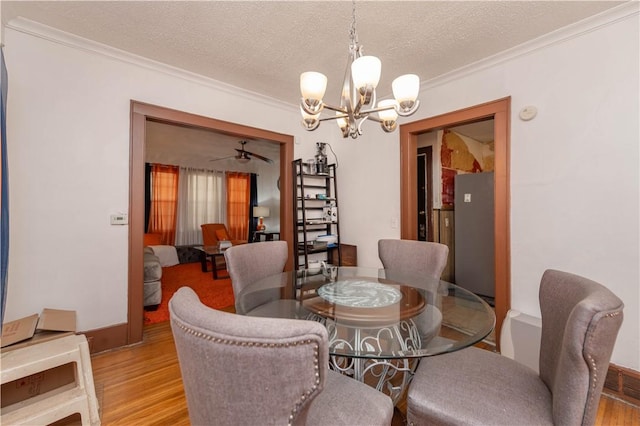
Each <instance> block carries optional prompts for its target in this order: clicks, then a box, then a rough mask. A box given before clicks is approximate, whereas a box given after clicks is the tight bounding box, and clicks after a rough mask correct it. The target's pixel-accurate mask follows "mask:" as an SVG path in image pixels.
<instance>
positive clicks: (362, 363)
mask: <svg viewBox="0 0 640 426" xmlns="http://www.w3.org/2000/svg"><path fill="white" fill-rule="evenodd" d="M236 311H237V313H238V314H241V315H250V316H259V317H271V318H290V319H303V320H312V321H318V322H320V323H322V324H323V325H324V326H325V327H326V329H327V332H328V335H329V355H330V356H329V358H330V368H332V369H333V370H336V371H339V372H341V373H342V374H346V375H349V376H352V377H353V378H354V379H356V380H360V381H362V382H365V383H367V384H369V385H371V386H373V387H375V388H376V389H378V390H380V391H382V392H384V393H386V394H387V395H389V396H390V397H391V398H392V400H393V401H394V403H397V402H398V400H399V399H400V398H401V397H402V396H403V395H404V393H405V391H406V389H407V387H408V385H409V383H410V381H411V379H412V377H413V373H414V371H415V369H416V368H417V366H418V363H419V362H420V359H422V358H424V357H429V356H435V355H439V354H444V353H448V352H453V351H457V350H460V349H463V348H466V347H468V346H471V345H474V344H476V343H478V342H479V341H481V340H482V339H484V338H485V337H486V336H487V335H489V334H490V333H491V331H492V330H493V328H494V326H495V314H494V312H493V310H492V309H491V307H490V306H489V305H488V304H487V303H486V302H485V301H484V300H483V299H481V298H480V297H478V296H476V295H475V294H473V293H471V292H469V291H467V290H465V289H463V288H461V287H458V286H456V285H454V284H451V283H448V282H446V281H442V280H438V279H434V278H429V277H422V276H416V275H413V274H411V273H407V272H404V271H394V270H389V269H377V268H363V267H329V268H323V269H322V270H321V271H310V270H298V271H289V272H283V273H281V274H276V275H272V276H269V277H266V278H264V279H262V280H259V281H257V282H255V283H252V284H250V285H249V286H247V287H245V288H244V289H243V290H242V291H241V292H239V294H238V295H237V296H236Z"/></svg>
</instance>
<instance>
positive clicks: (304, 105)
mask: <svg viewBox="0 0 640 426" xmlns="http://www.w3.org/2000/svg"><path fill="white" fill-rule="evenodd" d="M324 106H325V104H324V102H320V103H319V104H318V106H317V109H316V110H313V109H311V108H309V105H307V103H306V102H305V100H304V98H300V107H301V108H302V109H303V110H304V112H306V113H307V114H310V115H316V114H319V113H320V112H322V110H323V109H324Z"/></svg>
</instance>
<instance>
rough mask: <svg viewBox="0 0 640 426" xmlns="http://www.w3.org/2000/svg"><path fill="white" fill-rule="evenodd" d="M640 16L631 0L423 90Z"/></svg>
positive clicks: (639, 4) (635, 0) (462, 69)
mask: <svg viewBox="0 0 640 426" xmlns="http://www.w3.org/2000/svg"><path fill="white" fill-rule="evenodd" d="M639 14H640V2H639V1H638V0H630V1H629V2H627V3H625V4H621V5H620V6H617V7H614V8H611V9H609V10H607V11H604V12H602V13H599V14H597V15H593V16H591V17H589V18H586V19H583V20H582V21H578V22H576V23H574V24H570V25H567V26H566V27H562V28H560V29H558V30H555V31H552V32H550V33H547V34H544V35H542V36H540V37H538V38H535V39H533V40H530V41H527V42H525V43H522V44H519V45H517V46H515V47H512V48H510V49H507V50H504V51H502V52H500V53H497V54H495V55H492V56H488V57H486V58H484V59H481V60H479V61H476V62H474V63H471V64H469V65H465V66H463V67H460V68H458V69H455V70H453V71H451V72H448V73H446V74H442V75H439V76H437V77H434V78H432V79H429V80H426V81H424V82H422V84H421V85H420V90H421V91H422V90H426V89H431V88H435V87H437V86H440V85H443V84H446V83H449V82H451V81H455V80H458V79H460V78H463V77H466V76H468V75H470V74H474V73H476V72H478V71H482V70H485V69H487V68H491V67H494V66H496V65H499V64H502V63H504V62H508V61H511V60H513V59H516V58H519V57H522V56H526V55H529V54H531V53H534V52H537V51H540V50H543V49H546V48H548V47H550V46H553V45H556V44H560V43H563V42H565V41H568V40H571V39H575V38H578V37H581V36H583V35H585V34H587V33H590V32H592V31H596V30H598V29H600V28H603V27H606V26H609V25H612V24H615V23H617V22H620V21H623V20H626V19H631V18H633V17H636V19H638V15H639Z"/></svg>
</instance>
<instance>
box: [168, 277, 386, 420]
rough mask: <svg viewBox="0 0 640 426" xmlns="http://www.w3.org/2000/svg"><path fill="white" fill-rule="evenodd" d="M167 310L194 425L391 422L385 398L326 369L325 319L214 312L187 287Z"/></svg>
mask: <svg viewBox="0 0 640 426" xmlns="http://www.w3.org/2000/svg"><path fill="white" fill-rule="evenodd" d="M169 312H170V315H171V329H172V331H173V336H174V339H175V344H176V349H177V353H178V360H179V363H180V370H181V372H182V381H183V383H184V390H185V395H186V398H187V407H188V410H189V419H190V420H191V424H193V425H213V424H215V425H276V424H277V425H286V424H289V425H292V424H293V425H303V424H307V425H389V424H391V419H392V417H393V404H392V403H391V399H390V398H389V397H387V396H386V395H384V394H383V393H382V392H379V391H377V390H375V389H373V388H371V387H369V386H367V385H365V384H363V383H361V382H358V381H356V380H354V379H351V378H349V377H346V376H342V375H340V374H338V373H336V372H334V371H331V370H329V369H328V362H329V352H328V342H327V331H326V329H325V328H324V326H323V325H322V324H320V323H318V322H314V321H304V320H289V319H274V318H256V317H247V316H242V315H237V314H231V313H227V312H223V311H217V310H214V309H211V308H209V307H207V306H205V305H203V304H202V303H201V302H200V300H199V299H198V296H197V295H196V294H195V292H194V291H193V290H192V289H190V288H189V287H182V288H181V289H179V290H178V291H177V292H176V293H175V294H174V296H173V297H172V298H171V300H170V302H169Z"/></svg>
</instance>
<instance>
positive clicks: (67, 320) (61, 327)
mask: <svg viewBox="0 0 640 426" xmlns="http://www.w3.org/2000/svg"><path fill="white" fill-rule="evenodd" d="M36 330H37V331H38V332H36ZM75 331H76V311H64V310H60V309H49V308H45V309H43V310H42V314H41V315H39V316H38V314H33V315H30V316H28V317H25V318H20V319H18V320H15V321H11V322H8V323H6V324H4V325H3V326H2V337H0V347H1V348H5V347H7V346H10V345H15V344H16V343H19V342H23V343H22V344H20V345H18V346H16V347H15V348H17V347H23V346H27V345H29V344H32V343H38V342H42V341H44V340H49V339H51V338H57V337H60V336H63V335H67V334H68V332H75ZM11 348H12V349H15V348H14V347H13V346H11Z"/></svg>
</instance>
